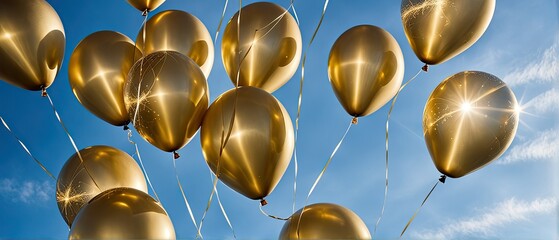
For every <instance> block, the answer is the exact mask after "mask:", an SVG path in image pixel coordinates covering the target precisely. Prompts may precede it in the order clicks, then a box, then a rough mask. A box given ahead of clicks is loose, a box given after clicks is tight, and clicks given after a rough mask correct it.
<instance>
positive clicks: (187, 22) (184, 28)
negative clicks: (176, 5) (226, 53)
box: [136, 10, 214, 78]
mask: <svg viewBox="0 0 559 240" xmlns="http://www.w3.org/2000/svg"><path fill="white" fill-rule="evenodd" d="M136 45H137V46H138V47H139V48H140V49H142V50H143V51H144V53H145V54H146V55H147V54H150V53H153V52H156V51H168V50H170V51H177V52H180V53H182V54H184V55H186V56H187V57H189V58H191V59H192V60H194V62H196V64H198V66H200V68H201V69H202V72H204V75H205V76H206V78H208V76H209V75H210V71H211V70H212V66H213V63H214V45H213V42H212V37H211V36H210V33H209V32H208V29H207V28H206V26H204V24H203V23H202V22H201V21H200V20H199V19H198V18H196V17H195V16H193V15H191V14H189V13H186V12H183V11H180V10H168V11H163V12H160V13H158V14H156V15H155V16H153V17H152V18H150V20H149V21H147V23H146V36H145V39H144V37H143V30H140V33H138V37H137V38H136Z"/></svg>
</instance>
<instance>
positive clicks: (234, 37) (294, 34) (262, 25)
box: [221, 2, 301, 92]
mask: <svg viewBox="0 0 559 240" xmlns="http://www.w3.org/2000/svg"><path fill="white" fill-rule="evenodd" d="M240 12H241V19H240V22H241V23H240V26H239V25H238V24H237V22H238V18H239V12H237V13H236V14H235V16H233V18H231V20H229V23H228V24H227V27H226V28H225V31H224V32H223V40H222V44H221V56H222V60H223V64H224V65H225V70H226V71H227V74H229V78H230V79H231V81H232V82H233V84H236V83H237V72H238V71H239V64H241V66H240V72H239V86H251V87H258V88H262V89H264V90H266V91H268V92H273V91H275V90H276V89H278V88H280V87H281V86H283V85H284V84H285V83H286V82H287V81H289V79H291V77H292V76H293V74H295V71H297V67H298V66H299V61H300V60H301V31H300V30H299V27H298V26H297V22H295V19H293V16H291V14H289V12H288V11H287V10H285V9H284V8H282V7H281V6H278V5H276V4H274V3H269V2H256V3H253V4H250V5H247V6H245V7H243V8H242V9H241V11H240ZM282 15H283V17H280V16H282ZM239 31H240V32H239ZM247 52H248V54H247Z"/></svg>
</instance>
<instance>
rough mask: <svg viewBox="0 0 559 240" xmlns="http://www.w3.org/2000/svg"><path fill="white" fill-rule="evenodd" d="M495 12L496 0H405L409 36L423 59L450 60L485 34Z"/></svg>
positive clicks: (403, 18)
mask: <svg viewBox="0 0 559 240" xmlns="http://www.w3.org/2000/svg"><path fill="white" fill-rule="evenodd" d="M494 11H495V0H402V8H401V14H402V24H403V25H404V31H405V33H406V37H407V38H408V41H409V43H410V45H411V48H412V49H413V51H414V52H415V55H417V57H418V58H419V60H421V61H422V62H424V63H426V64H429V65H434V64H439V63H442V62H444V61H447V60H449V59H451V58H453V57H454V56H456V55H458V54H460V53H462V52H463V51H465V50H466V49H468V48H469V47H470V46H472V45H473V44H474V43H475V42H476V41H477V40H478V39H479V38H480V37H481V35H483V33H484V32H485V30H486V29H487V27H488V26H489V23H490V22H491V18H492V17H493V12H494Z"/></svg>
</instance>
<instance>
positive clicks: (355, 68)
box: [328, 25, 404, 117]
mask: <svg viewBox="0 0 559 240" xmlns="http://www.w3.org/2000/svg"><path fill="white" fill-rule="evenodd" d="M328 77H329V78H330V84H331V85H332V88H333V89H334V92H335V93H336V97H337V98H338V101H339V102H340V103H341V104H342V106H343V107H344V109H345V110H346V112H347V113H349V115H351V116H354V117H362V116H367V115H369V114H371V113H373V112H375V111H376V110H378V109H379V108H381V107H382V106H384V104H386V103H387V102H388V101H390V99H392V97H394V95H396V93H397V92H398V89H399V88H400V85H402V79H403V77H404V57H403V55H402V50H400V46H399V45H398V42H396V39H394V37H392V35H390V33H389V32H387V31H385V30H384V29H382V28H379V27H376V26H371V25H360V26H356V27H353V28H350V29H349V30H347V31H346V32H344V33H343V34H342V35H341V36H340V37H339V38H338V39H337V40H336V42H335V43H334V45H333V46H332V49H331V50H330V57H329V58H328Z"/></svg>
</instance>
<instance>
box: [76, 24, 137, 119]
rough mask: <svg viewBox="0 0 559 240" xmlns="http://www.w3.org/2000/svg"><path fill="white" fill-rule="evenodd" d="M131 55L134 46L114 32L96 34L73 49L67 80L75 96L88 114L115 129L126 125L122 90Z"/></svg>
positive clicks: (130, 63) (133, 51)
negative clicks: (93, 115)
mask: <svg viewBox="0 0 559 240" xmlns="http://www.w3.org/2000/svg"><path fill="white" fill-rule="evenodd" d="M134 55H141V53H140V51H139V50H138V49H137V48H136V47H134V42H132V40H130V38H128V37H127V36H125V35H122V34H121V33H118V32H113V31H99V32H95V33H93V34H91V35H89V36H87V37H86V38H85V39H83V40H82V41H81V42H80V43H79V44H78V46H77V47H76V48H75V49H74V52H73V53H72V57H70V66H69V67H68V79H69V81H70V86H71V87H72V91H73V92H74V95H75V96H76V98H77V99H78V101H79V102H80V103H81V104H82V105H83V106H84V107H85V108H87V110H89V111H90V112H92V113H93V114H95V115H96V116H97V117H99V118H101V119H103V120H104V121H106V122H108V123H110V124H113V125H115V126H122V125H126V124H128V122H129V121H128V119H129V118H128V112H127V111H126V106H124V99H123V97H122V96H123V94H124V93H123V90H124V82H125V81H126V76H127V75H128V71H129V70H130V68H131V67H132V65H133V64H134V62H133V61H134V59H133V57H134Z"/></svg>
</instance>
